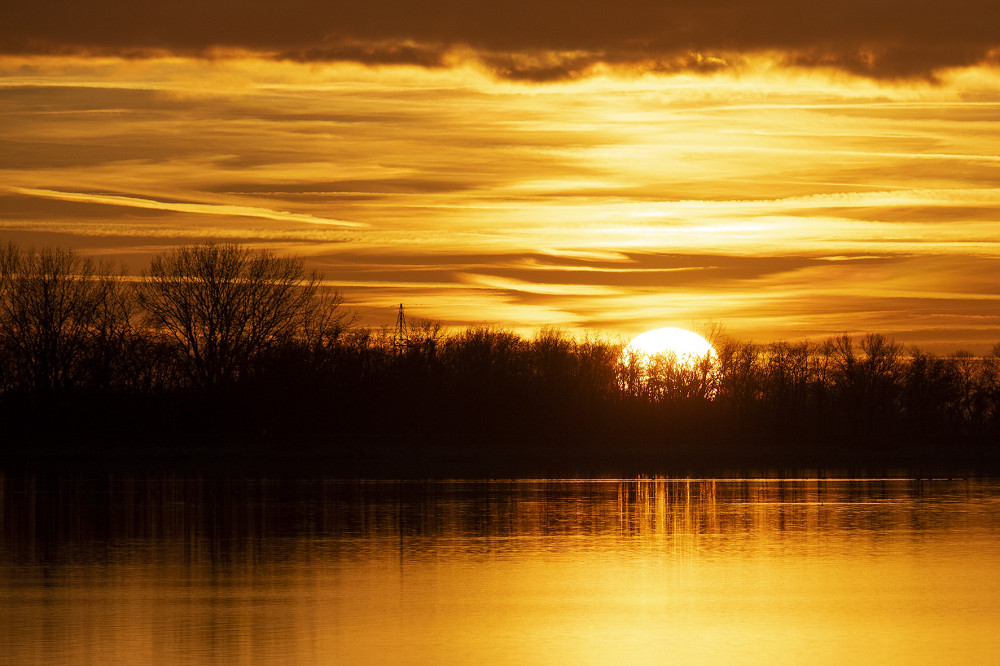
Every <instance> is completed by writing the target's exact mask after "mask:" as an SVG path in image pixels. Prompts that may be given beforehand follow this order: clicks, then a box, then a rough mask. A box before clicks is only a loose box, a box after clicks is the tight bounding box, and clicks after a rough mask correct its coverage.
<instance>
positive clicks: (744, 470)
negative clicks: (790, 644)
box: [0, 437, 1000, 480]
mask: <svg viewBox="0 0 1000 666" xmlns="http://www.w3.org/2000/svg"><path fill="white" fill-rule="evenodd" d="M250 448H251V450H248V447H247V446H245V443H244V444H243V445H241V446H237V445H236V444H221V445H220V444H218V443H216V444H214V445H212V444H209V443H207V442H201V443H200V445H199V444H197V443H196V444H194V445H191V444H189V445H186V446H176V445H175V446H150V447H143V448H134V447H129V448H125V447H120V446H116V447H109V446H104V447H98V448H94V449H84V448H80V447H73V446H66V445H55V444H48V445H43V446H38V445H36V446H34V447H32V448H31V450H23V449H22V450H20V451H16V452H15V451H11V450H10V449H9V448H8V450H7V451H6V452H5V453H3V454H0V471H2V472H5V473H12V474H17V473H65V474H74V473H80V474H95V473H104V472H121V473H129V472H131V473H139V474H157V473H165V474H181V475H185V474H207V475H213V476H215V475H223V476H226V475H232V476H242V475H247V476H279V477H280V476H288V477H312V476H321V477H326V478H342V479H358V480H361V479H373V480H378V479H517V478H539V479H574V478H619V479H621V478H633V479H634V478H640V477H650V478H653V477H666V478H775V479H781V478H901V479H918V478H976V477H1000V453H998V452H997V451H996V450H995V449H994V448H991V447H986V446H982V445H971V444H967V445H962V446H950V447H946V448H934V449H924V450H913V449H907V450H895V451H868V452H859V451H858V450H856V449H855V450H840V451H835V450H815V449H814V450H803V451H787V450H780V449H776V448H769V449H768V448H745V447H740V446H732V445H730V446H727V447H718V448H712V449H701V450H692V449H691V448H681V447H678V448H677V449H675V450H658V451H653V450H645V451H639V450H636V449H635V448H634V447H633V448H631V449H630V448H627V447H621V448H618V449H615V448H613V447H611V446H609V447H607V448H603V449H595V448H593V447H590V446H588V447H585V448H581V449H578V450H568V449H567V448H566V447H565V446H545V445H543V444H536V445H534V446H523V445H522V446H518V447H507V448H497V449H492V450H485V449H483V448H479V447H475V446H470V445H464V446H463V445H460V444H452V445H441V444H436V445H429V444H427V443H426V442H421V441H418V440H408V439H405V438H400V437H386V438H378V437H368V438H361V439H359V440H358V441H357V442H355V443H354V444H353V445H351V446H343V445H341V446H339V447H337V448H336V449H335V450H331V449H330V448H329V447H328V446H323V445H318V444H316V443H314V445H313V446H305V445H302V443H299V445H298V446H295V447H289V446H285V447H275V448H270V447H267V448H265V447H261V446H254V447H250Z"/></svg>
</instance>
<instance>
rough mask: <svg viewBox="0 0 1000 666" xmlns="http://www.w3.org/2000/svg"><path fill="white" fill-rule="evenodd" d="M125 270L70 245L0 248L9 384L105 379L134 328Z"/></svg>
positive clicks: (0, 328) (35, 386)
mask: <svg viewBox="0 0 1000 666" xmlns="http://www.w3.org/2000/svg"><path fill="white" fill-rule="evenodd" d="M131 312H132V311H131V308H130V305H129V298H128V294H127V288H126V285H125V282H124V280H123V277H122V276H121V275H120V274H116V273H114V272H113V270H112V267H111V265H110V264H97V263H95V262H94V261H93V260H91V259H86V258H82V257H79V256H78V255H76V254H74V253H73V252H72V251H71V250H62V249H58V248H46V249H43V250H40V251H38V252H35V251H22V250H20V249H19V248H17V247H16V246H14V245H13V244H11V245H8V246H7V247H6V248H5V249H3V250H2V251H0V340H2V341H3V344H4V347H5V349H4V351H5V354H4V355H5V357H6V361H7V362H6V365H7V373H6V374H7V384H8V386H9V387H16V388H21V389H27V390H34V391H43V392H44V391H51V390H57V389H66V388H73V387H81V386H93V385H106V384H107V382H108V381H110V374H111V372H112V366H113V364H114V363H115V362H116V359H117V358H118V357H119V356H120V353H121V351H122V343H123V339H124V337H125V336H126V335H127V334H128V333H129V332H130V331H131Z"/></svg>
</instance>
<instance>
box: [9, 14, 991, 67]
mask: <svg viewBox="0 0 1000 666" xmlns="http://www.w3.org/2000/svg"><path fill="white" fill-rule="evenodd" d="M998 47H1000V5H998V4H997V3H996V2H993V1H992V0H989V1H984V0H955V1H953V2H949V3H942V2H940V1H939V0H909V1H906V2H903V1H901V0H839V1H838V2H833V3H811V2H801V1H800V0H796V1H794V2H792V1H791V0H721V1H716V2H705V1H704V0H674V1H670V2H664V1H662V0H659V1H657V0H618V1H615V2H611V1H610V0H581V1H579V2H574V3H565V2H562V1H561V0H530V1H529V0H509V1H507V2H502V3H501V2H483V1H481V0H479V1H477V0H472V1H469V0H369V1H366V2H351V3H348V2H341V1H329V0H327V1H323V0H288V1H287V2H281V3H278V2H273V0H240V1H239V2H236V0H216V1H213V2H204V1H200V0H199V1H197V2H196V1H194V0H174V1H171V2H167V1H166V0H153V1H151V2H144V3H136V2H133V1H131V0H78V1H77V2H71V3H67V2H64V1H62V0H6V2H4V3H3V5H2V7H0V52H5V53H78V52H87V51H90V52H100V53H114V54H118V55H125V56H131V57H135V56H143V55H145V54H150V53H159V52H163V51H168V52H173V53H183V54H190V55H200V56H206V55H210V54H211V53H213V52H215V51H217V50H218V49H246V50H250V51H255V52H262V53H266V54H268V55H270V56H271V57H278V58H282V59H293V60H300V61H318V62H323V61H353V62H361V63H366V64H376V65H377V64H413V65H418V66H423V67H441V66H444V65H446V64H448V63H449V62H452V61H453V60H454V58H455V57H456V54H462V55H466V56H470V57H473V58H476V59H478V60H479V61H480V62H482V63H483V64H485V65H486V66H487V67H490V68H491V69H492V70H493V71H494V72H495V73H496V74H497V75H498V76H500V77H504V78H511V79H524V80H553V79H562V78H572V77H577V76H581V75H584V74H586V72H587V71H588V70H589V69H590V68H591V67H592V66H594V65H596V64H598V63H607V64H612V65H620V66H627V67H636V68H642V69H652V70H677V69H705V68H710V69H711V68H718V67H725V66H727V65H733V64H738V63H739V61H740V57H741V55H745V54H748V53H759V52H771V53H777V54H779V57H781V58H782V59H783V60H784V61H785V62H787V63H789V64H794V65H798V66H809V67H815V66H822V67H835V68H839V69H844V70H848V71H851V72H855V73H860V74H863V75H867V76H873V77H890V78H892V77H931V76H933V74H934V72H935V71H937V70H940V69H942V68H947V67H954V66H962V65H970V64H975V63H980V62H984V61H989V60H990V59H991V58H995V54H996V52H997V49H998Z"/></svg>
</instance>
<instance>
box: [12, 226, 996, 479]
mask: <svg viewBox="0 0 1000 666" xmlns="http://www.w3.org/2000/svg"><path fill="white" fill-rule="evenodd" d="M710 337H711V338H712V340H711V341H712V342H713V344H714V346H715V349H716V356H714V357H705V358H703V359H700V361H699V362H695V363H690V362H680V361H679V360H678V359H676V358H673V357H671V356H670V355H660V356H655V357H652V358H649V357H641V356H638V355H636V354H629V353H625V351H624V344H623V342H622V341H620V340H611V339H607V338H603V337H598V336H582V337H572V336H568V335H566V334H564V333H562V332H561V331H559V330H557V329H554V328H544V329H541V330H539V331H538V332H536V333H535V334H534V335H533V336H531V337H525V336H522V335H519V334H517V333H515V332H513V331H511V330H508V329H505V328H503V327H500V326H496V325H488V324H482V325H474V326H469V327H466V328H464V329H461V330H456V331H446V330H445V329H444V327H442V326H441V325H440V324H439V323H436V322H433V321H426V320H418V321H413V322H411V324H410V325H408V326H406V328H405V330H402V331H394V330H392V329H389V328H386V327H368V326H364V325H362V324H361V323H360V322H359V321H357V319H356V317H354V316H353V315H352V314H351V313H350V312H348V310H347V309H346V308H345V307H344V304H343V297H342V295H341V294H340V292H339V291H337V290H334V289H330V288H328V287H326V286H324V285H323V283H322V278H321V276H320V275H319V274H317V273H315V272H308V271H306V269H305V267H304V263H303V261H302V260H301V259H300V258H296V257H286V256H280V255H277V254H275V253H273V252H270V251H266V250H257V249H250V248H246V247H244V246H240V245H236V244H215V243H209V244H203V245H192V246H184V247H177V248H174V249H171V250H169V251H167V252H165V253H163V254H161V255H159V256H156V257H154V258H153V260H152V261H151V263H150V265H149V267H148V268H147V269H145V270H144V271H142V272H141V273H139V274H138V275H130V274H128V273H127V272H126V271H125V270H123V269H122V268H120V267H116V266H114V265H112V264H110V263H107V262H98V261H95V260H93V259H90V258H87V257H82V256H79V255H77V254H75V253H74V252H72V251H70V250H65V249H60V248H46V249H42V250H38V251H34V250H24V249H21V248H19V247H17V246H15V245H13V244H10V245H8V246H6V247H5V248H2V249H0V432H2V433H3V435H2V436H3V441H2V451H3V452H4V454H5V455H7V456H11V455H14V456H16V455H30V454H31V453H32V452H38V451H41V452H48V453H50V454H52V455H56V454H57V453H74V452H75V454H77V455H86V454H88V453H93V452H95V451H98V452H100V451H114V452H117V453H119V454H120V453H122V452H132V453H133V454H135V455H144V454H146V453H150V452H158V453H159V454H161V455H173V454H176V453H177V452H179V451H184V452H187V453H193V452H198V453H200V454H202V455H208V454H211V455H216V454H219V455H223V454H225V455H237V454H248V453H252V454H266V455H274V454H283V455H295V454H302V455H304V456H305V455H307V454H308V456H313V457H315V456H320V457H326V458H328V459H330V460H335V461H340V462H343V463H344V464H345V465H347V467H346V468H345V469H347V470H348V472H350V471H351V469H354V468H351V467H350V465H355V468H356V469H357V470H358V471H359V473H361V472H362V471H364V470H366V469H377V468H378V467H379V466H380V465H382V466H385V467H386V468H394V467H395V468H398V467H399V466H400V465H403V466H411V467H413V468H415V469H421V468H427V469H430V468H431V466H432V465H435V464H439V463H441V462H442V461H445V460H450V461H452V462H454V461H455V460H464V461H466V463H467V465H468V469H469V470H470V471H474V470H477V469H479V468H478V467H476V461H480V462H481V461H484V460H488V461H490V465H492V467H491V466H490V465H486V466H485V467H483V469H486V468H489V470H490V471H492V470H494V469H496V470H503V469H509V470H511V471H512V472H516V471H518V469H519V468H518V462H517V461H519V460H527V459H530V460H531V461H533V464H534V465H535V468H534V469H538V470H541V471H544V470H545V469H552V470H558V469H563V470H566V469H569V468H570V467H571V466H572V465H581V466H582V467H581V471H587V470H590V471H595V470H597V471H600V470H601V469H602V468H603V467H608V468H610V467H613V466H614V465H618V467H615V469H620V468H621V465H622V464H624V463H626V462H631V463H634V465H636V466H641V465H644V464H657V461H661V460H680V461H686V462H687V463H692V464H693V463H697V462H698V461H712V462H713V463H717V464H719V465H722V464H724V463H725V462H726V461H727V460H730V461H736V464H755V465H758V464H759V465H764V466H766V465H768V464H773V465H782V464H786V463H787V464H803V465H819V466H821V465H824V464H826V465H834V464H839V463H844V462H845V461H849V460H851V459H877V460H884V461H897V460H898V461H901V462H902V463H905V462H906V461H907V460H915V459H920V460H932V461H940V460H949V459H958V458H961V459H963V460H966V459H967V460H973V461H974V462H975V461H981V460H987V461H992V460H994V459H995V458H996V454H997V452H998V448H1000V447H998V446H997V443H998V441H1000V439H998V438H1000V345H998V346H997V347H995V348H994V349H993V351H992V352H991V353H990V354H987V355H985V356H982V357H976V356H973V355H972V354H969V353H965V352H959V353H956V354H953V355H950V356H936V355H933V354H930V353H927V352H924V351H921V350H919V349H915V348H908V349H906V348H904V347H903V346H902V345H900V344H898V343H896V342H895V341H893V340H892V339H890V338H888V337H886V336H884V335H880V334H874V333H873V334H868V335H863V336H848V335H841V336H836V337H832V338H829V339H826V340H822V341H818V342H812V341H800V342H770V343H763V344H761V343H754V342H749V341H740V340H736V339H733V338H731V337H729V336H726V335H725V334H724V332H723V331H721V330H719V329H716V330H714V331H713V332H712V333H711V335H710ZM308 456H307V457H308ZM873 456H874V458H873ZM505 465H506V467H505ZM421 466H423V467H421ZM640 471H641V470H640Z"/></svg>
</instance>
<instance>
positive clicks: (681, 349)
mask: <svg viewBox="0 0 1000 666" xmlns="http://www.w3.org/2000/svg"><path fill="white" fill-rule="evenodd" d="M624 353H625V354H626V355H627V354H638V355H641V356H656V355H658V354H672V355H674V357H675V358H676V360H677V361H678V362H679V363H681V364H683V365H687V364H695V363H697V362H699V361H701V360H703V359H704V358H705V357H706V356H708V357H712V358H714V357H715V350H714V349H713V348H712V345H711V344H709V342H708V340H706V339H705V338H703V337H701V336H700V335H698V334H697V333H695V332H693V331H688V330H686V329H683V328H675V327H672V326H670V327H666V328H657V329H653V330H652V331H646V332H645V333H642V334H640V335H637V336H636V337H634V338H632V340H631V341H630V342H629V343H628V345H626V346H625V350H624Z"/></svg>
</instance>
